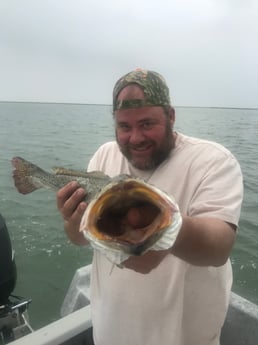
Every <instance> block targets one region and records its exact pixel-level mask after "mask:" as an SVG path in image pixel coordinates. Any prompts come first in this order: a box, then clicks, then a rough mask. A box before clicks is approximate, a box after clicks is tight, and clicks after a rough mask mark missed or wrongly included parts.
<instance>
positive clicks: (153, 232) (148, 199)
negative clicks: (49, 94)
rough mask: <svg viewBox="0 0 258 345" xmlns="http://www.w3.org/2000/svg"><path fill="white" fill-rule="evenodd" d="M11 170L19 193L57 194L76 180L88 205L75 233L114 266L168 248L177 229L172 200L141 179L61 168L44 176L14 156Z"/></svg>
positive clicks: (178, 214)
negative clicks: (48, 190) (48, 192)
mask: <svg viewBox="0 0 258 345" xmlns="http://www.w3.org/2000/svg"><path fill="white" fill-rule="evenodd" d="M12 165H13V167H14V170H13V179H14V184H15V186H16V188H17V190H18V191H19V192H20V193H22V194H28V193H31V192H33V191H35V190H37V189H39V188H47V189H51V190H53V191H57V190H59V189H60V188H61V187H63V186H65V185H66V184H67V183H69V182H71V181H77V182H78V183H79V185H80V186H81V187H82V188H84V189H85V190H86V192H87V195H86V197H85V201H86V202H87V203H88V206H87V209H86V211H85V213H84V215H83V217H82V220H81V224H80V231H82V232H83V234H84V236H85V237H86V238H87V240H88V241H89V242H90V244H91V245H92V247H93V248H95V249H97V250H100V251H101V252H102V253H103V254H104V255H105V256H106V257H107V258H108V259H109V260H110V261H111V262H112V263H114V264H117V265H120V264H121V263H122V262H123V261H124V260H126V259H127V258H128V257H129V256H130V255H142V254H143V253H145V252H146V251H148V250H150V249H152V250H163V249H168V248H170V247H171V246H172V245H173V243H174V241H175V239H176V237H177V234H178V232H179V230H180V227H181V221H182V220H181V215H180V212H179V209H178V206H177V204H176V202H175V201H174V199H173V197H170V196H168V195H167V194H166V193H164V192H163V191H161V190H159V189H158V188H156V187H155V186H153V185H150V184H148V183H146V182H145V181H143V180H141V179H138V178H132V177H130V176H128V175H119V176H116V177H114V178H111V177H109V176H107V175H105V174H103V173H102V172H100V171H94V172H86V171H81V170H72V169H66V168H62V167H55V168H53V172H52V173H50V172H47V171H45V170H43V169H41V168H39V167H38V166H37V165H35V164H33V163H31V162H29V161H27V160H25V159H23V158H21V157H14V158H13V159H12Z"/></svg>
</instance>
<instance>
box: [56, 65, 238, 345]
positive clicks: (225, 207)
mask: <svg viewBox="0 0 258 345" xmlns="http://www.w3.org/2000/svg"><path fill="white" fill-rule="evenodd" d="M113 114H114V121H115V128H116V142H110V143H106V144H104V145H103V146H102V147H100V148H99V150H98V151H97V152H96V153H95V155H94V156H93V158H92V159H91V161H90V163H89V167H88V170H102V171H103V172H105V173H106V174H108V175H110V176H115V175H119V174H121V173H126V174H130V175H133V176H138V177H141V178H143V179H144V180H146V181H147V182H149V183H151V184H153V185H155V186H157V187H158V188H160V189H161V190H164V191H166V192H167V193H168V194H172V195H173V196H174V197H175V199H176V201H177V203H178V205H179V208H180V211H181V214H182V218H183V222H182V227H181V229H180V231H179V234H178V237H177V239H176V241H175V243H174V245H173V246H172V248H170V249H169V250H166V251H148V252H147V253H145V254H144V255H142V256H140V257H136V256H135V257H130V258H129V259H128V260H126V262H125V263H124V264H125V268H124V269H120V268H117V267H116V268H114V269H113V270H112V264H111V263H110V262H108V261H107V260H106V258H105V257H104V256H102V255H101V254H100V253H99V252H97V251H95V253H94V258H93V265H92V279H91V306H92V322H93V332H94V342H95V344H96V345H118V344H119V345H121V344H126V345H145V344H146V345H156V344H160V345H208V344H209V345H218V344H219V338H220V330H221V327H222V325H223V322H224V319H225V315H226V311H227V307H228V303H229V295H230V289H231V284H232V271H231V265H230V262H229V259H228V258H229V255H230V251H231V249H232V246H233V243H234V240H235V236H236V229H237V225H238V220H239V215H240V208H241V202H242V195H243V190H242V188H243V187H242V175H241V170H240V167H239V165H238V163H237V161H236V159H235V158H234V157H233V155H232V154H231V153H230V152H229V151H228V150H226V149H225V148H224V147H222V146H221V145H219V144H216V143H212V142H208V141H204V140H200V139H196V138H191V137H187V136H185V135H183V134H181V133H177V132H176V131H174V122H175V111H174V109H173V108H172V107H171V104H170V98H169V90H168V87H167V85H166V82H165V81H164V79H163V77H161V76H160V75H159V74H158V73H156V72H152V71H145V70H136V71H132V72H130V73H128V74H127V75H125V76H123V77H122V78H121V79H119V80H118V82H117V83H116V85H115V87H114V92H113ZM84 196H85V192H84V191H83V189H81V188H79V186H78V184H77V183H76V182H72V183H70V184H68V185H67V186H65V187H64V188H62V189H61V190H60V191H59V192H58V193H57V203H58V208H59V210H60V212H61V214H62V215H63V218H64V226H65V230H66V232H67V234H68V236H69V238H70V239H71V240H72V241H73V242H74V243H77V244H85V243H86V240H85V239H84V238H83V236H82V234H80V233H78V227H79V224H80V220H81V217H82V214H83V213H84V211H85V209H86V207H87V205H86V204H85V202H83V198H84ZM146 216H147V215H144V210H142V209H139V210H138V211H137V210H136V211H135V212H131V213H130V215H129V216H128V217H131V218H132V219H131V220H130V221H131V222H132V223H137V222H140V219H141V218H142V217H146Z"/></svg>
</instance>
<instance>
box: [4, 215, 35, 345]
mask: <svg viewBox="0 0 258 345" xmlns="http://www.w3.org/2000/svg"><path fill="white" fill-rule="evenodd" d="M16 278H17V273H16V264H15V260H14V252H13V250H12V245H11V240H10V237H9V233H8V229H7V226H6V223H5V221H4V219H3V217H2V216H1V214H0V345H2V344H8V343H9V342H11V341H13V340H15V339H18V338H20V337H22V336H24V335H26V334H28V333H31V332H32V328H31V326H30V325H29V323H28V321H27V309H28V305H29V303H30V302H31V300H25V299H23V298H22V297H18V296H13V295H12V292H13V290H14V288H15V284H16Z"/></svg>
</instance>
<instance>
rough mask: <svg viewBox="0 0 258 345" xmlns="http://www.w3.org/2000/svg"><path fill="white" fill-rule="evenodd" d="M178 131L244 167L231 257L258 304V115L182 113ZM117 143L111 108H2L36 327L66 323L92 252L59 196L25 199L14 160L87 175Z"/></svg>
mask: <svg viewBox="0 0 258 345" xmlns="http://www.w3.org/2000/svg"><path fill="white" fill-rule="evenodd" d="M175 127H176V130H178V131H182V132H183V133H184V134H187V135H191V136H198V137H201V138H204V139H209V140H214V141H217V142H219V143H221V144H223V145H224V146H226V147H227V148H229V149H230V150H231V151H232V153H233V154H234V155H235V156H236V157H237V159H238V161H239V162H240V164H241V167H242V171H243V176H244V186H245V196H244V203H243V208H242V213H241V220H240V226H239V231H238V238H237V242H236V244H235V246H234V249H233V252H232V255H231V260H232V264H233V272H234V284H233V291H235V292H236V293H238V294H240V295H241V296H243V297H245V298H248V299H250V300H251V301H253V302H254V303H257V304H258V268H257V267H258V250H257V246H258V234H257V232H258V215H257V210H258V201H257V199H258V197H257V196H258V193H257V192H258V179H257V177H258V176H257V164H258V154H257V150H258V110H250V109H224V108H184V107H178V108H176V126H175ZM113 139H114V130H113V120H112V114H111V107H110V106H104V105H74V104H42V103H0V212H1V213H2V215H3V216H4V217H5V219H6V222H7V224H8V228H9V231H10V235H11V239H12V243H13V247H14V250H15V255H16V264H17V269H18V281H17V286H16V289H15V291H14V292H15V294H18V295H21V296H23V297H26V298H32V304H31V305H30V308H29V314H30V321H31V324H32V326H33V327H34V328H35V329H37V328H39V327H41V326H44V325H46V324H47V323H49V322H52V321H54V320H56V319H58V318H59V317H60V308H61V304H62V301H63V299H64V296H65V294H66V292H67V289H68V287H69V284H70V282H71V279H72V277H73V275H74V272H75V270H76V269H77V268H79V267H81V266H83V265H86V264H88V263H90V261H91V257H92V250H91V248H90V247H77V246H75V245H73V244H71V243H70V242H69V241H68V240H67V237H66V235H65V234H64V231H63V224H62V219H61V216H60V215H59V213H58V211H57V208H56V201H55V194H54V193H52V192H50V191H46V190H39V191H37V192H35V193H32V194H29V195H26V196H24V195H20V194H19V193H17V191H16V189H15V187H14V185H13V181H12V166H11V163H10V161H11V158H12V157H13V156H21V157H24V158H25V159H28V160H30V161H32V162H34V163H36V164H38V165H39V166H41V167H42V168H44V169H46V170H50V169H51V167H52V166H65V167H71V168H79V169H82V168H86V167H87V163H88V161H89V159H90V157H91V155H92V154H93V153H94V152H95V150H96V149H97V148H98V147H99V146H100V145H101V144H102V143H104V142H106V141H108V140H113ZM232 182H233V181H232Z"/></svg>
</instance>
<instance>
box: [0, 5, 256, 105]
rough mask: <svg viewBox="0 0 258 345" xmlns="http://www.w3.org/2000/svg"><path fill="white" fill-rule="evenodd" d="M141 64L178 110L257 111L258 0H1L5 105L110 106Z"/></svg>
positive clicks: (0, 97)
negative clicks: (162, 83) (118, 85)
mask: <svg viewBox="0 0 258 345" xmlns="http://www.w3.org/2000/svg"><path fill="white" fill-rule="evenodd" d="M139 67H140V68H145V69H151V70H154V71H157V72H159V73H161V74H162V75H163V76H164V78H165V79H166V81H167V84H168V86H169V88H170V95H171V100H172V103H173V104H174V105H175V106H214V107H233V108H258V1H257V0H194V1H192V0H155V1H154V0H109V1H107V0H22V1H21V0H0V101H23V102H27V101H28V102H58V103H59V102H60V103H86V104H88V103H93V104H111V103H112V89H113V86H114V83H115V82H116V80H117V79H118V78H120V77H121V76H122V75H124V74H126V73H127V72H129V71H131V70H134V69H135V68H139Z"/></svg>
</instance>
